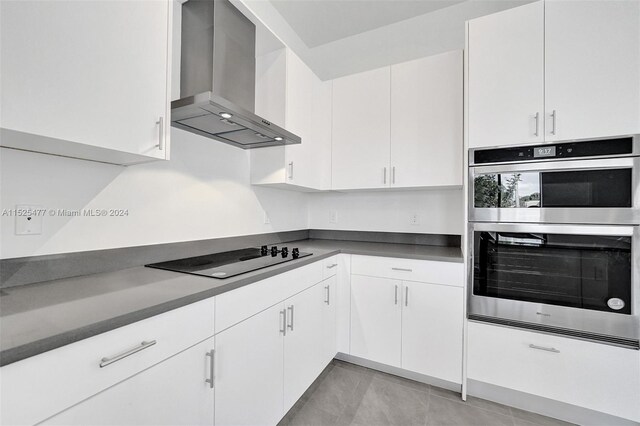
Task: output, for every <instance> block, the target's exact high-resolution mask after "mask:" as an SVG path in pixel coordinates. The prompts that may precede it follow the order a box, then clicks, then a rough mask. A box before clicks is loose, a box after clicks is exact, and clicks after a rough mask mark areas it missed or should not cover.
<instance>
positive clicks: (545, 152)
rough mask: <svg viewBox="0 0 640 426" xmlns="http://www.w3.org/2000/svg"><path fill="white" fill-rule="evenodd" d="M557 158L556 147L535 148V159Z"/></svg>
mask: <svg viewBox="0 0 640 426" xmlns="http://www.w3.org/2000/svg"><path fill="white" fill-rule="evenodd" d="M555 156H556V147H555V146H543V147H536V148H533V157H534V158H540V157H555Z"/></svg>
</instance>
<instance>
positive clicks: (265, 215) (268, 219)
mask: <svg viewBox="0 0 640 426" xmlns="http://www.w3.org/2000/svg"><path fill="white" fill-rule="evenodd" d="M263 213H264V224H265V225H269V224H270V223H271V219H270V218H269V214H268V213H267V212H266V211H265V212H263Z"/></svg>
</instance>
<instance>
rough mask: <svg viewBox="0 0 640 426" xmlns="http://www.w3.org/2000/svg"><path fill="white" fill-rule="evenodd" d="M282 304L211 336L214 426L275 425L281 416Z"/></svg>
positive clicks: (282, 375)
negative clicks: (214, 352)
mask: <svg viewBox="0 0 640 426" xmlns="http://www.w3.org/2000/svg"><path fill="white" fill-rule="evenodd" d="M283 311H284V304H283V303H279V304H277V305H275V306H272V307H271V308H269V309H267V310H265V311H262V312H260V313H259V314H257V315H254V316H252V317H251V318H249V319H247V320H245V321H243V322H241V323H239V324H237V325H235V326H233V327H231V328H228V329H227V330H225V331H223V332H221V333H219V334H217V335H216V336H215V344H216V356H215V406H216V412H215V424H216V425H218V426H220V425H275V424H276V423H278V421H279V420H280V418H282V415H283V411H282V407H283V395H282V389H283V378H284V374H283V356H284V345H283V341H282V339H283V330H284V328H283V327H284V326H285V323H284V321H285V317H284V315H283V313H282V312H283Z"/></svg>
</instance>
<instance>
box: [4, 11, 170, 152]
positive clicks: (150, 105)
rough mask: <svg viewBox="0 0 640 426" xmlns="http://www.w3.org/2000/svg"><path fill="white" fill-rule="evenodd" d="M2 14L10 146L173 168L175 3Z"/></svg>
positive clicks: (6, 135) (7, 142)
mask: <svg viewBox="0 0 640 426" xmlns="http://www.w3.org/2000/svg"><path fill="white" fill-rule="evenodd" d="M0 7H1V14H0V15H1V25H0V27H1V37H2V58H1V59H2V60H1V62H2V69H1V76H2V80H1V86H2V87H1V91H2V122H1V126H2V138H1V139H2V142H1V145H2V146H7V147H12V148H18V149H25V150H30V151H38V152H44V153H49V154H56V155H63V156H68V157H76V158H83V159H89V160H95V161H102V162H109V163H116V164H135V163H139V162H145V161H150V160H154V159H168V149H169V129H170V104H169V98H170V84H169V81H170V69H171V67H170V62H171V61H170V57H171V56H170V54H171V44H172V43H171V34H170V31H169V29H170V28H171V25H172V23H171V21H172V15H173V13H172V8H171V4H170V2H169V1H167V0H160V1H135V2H118V1H103V2H94V1H92V2H78V1H66V0H64V1H62V0H61V1H3V2H1V5H0Z"/></svg>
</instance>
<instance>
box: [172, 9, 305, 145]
mask: <svg viewBox="0 0 640 426" xmlns="http://www.w3.org/2000/svg"><path fill="white" fill-rule="evenodd" d="M255 34H256V27H255V25H254V24H253V23H252V22H251V21H249V19H247V17H246V16H244V15H243V14H242V13H241V12H240V11H238V9H236V8H235V7H234V6H233V5H232V4H231V3H230V2H229V1H228V0H189V1H187V2H186V3H184V4H183V5H182V39H181V40H182V42H181V46H182V57H181V64H180V96H181V99H179V100H177V101H173V102H171V124H172V125H173V126H174V127H178V128H180V129H183V130H186V131H189V132H192V133H196V134H199V135H202V136H206V137H208V138H211V139H215V140H217V141H220V142H224V143H227V144H230V145H233V146H236V147H239V148H243V149H250V148H261V147H269V146H280V145H287V144H299V143H301V142H302V140H301V139H300V137H299V136H296V135H294V134H293V133H291V132H288V131H287V130H285V129H283V128H281V127H279V126H277V125H275V124H273V123H271V122H270V121H268V120H265V119H263V118H262V117H259V116H257V115H256V114H255V113H254V106H255V69H256V58H255Z"/></svg>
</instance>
